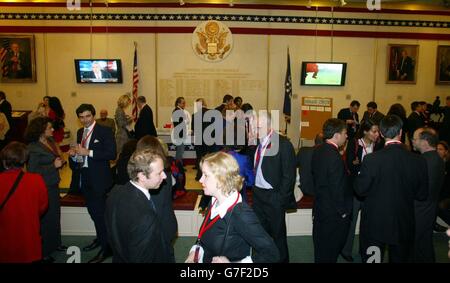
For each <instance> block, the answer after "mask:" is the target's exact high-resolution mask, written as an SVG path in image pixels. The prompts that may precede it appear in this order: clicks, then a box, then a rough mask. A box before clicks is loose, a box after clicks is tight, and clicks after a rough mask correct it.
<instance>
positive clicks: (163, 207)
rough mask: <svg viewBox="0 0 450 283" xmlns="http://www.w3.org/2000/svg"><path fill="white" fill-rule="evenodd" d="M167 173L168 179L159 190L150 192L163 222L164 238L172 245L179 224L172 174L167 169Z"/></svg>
mask: <svg viewBox="0 0 450 283" xmlns="http://www.w3.org/2000/svg"><path fill="white" fill-rule="evenodd" d="M165 173H166V175H167V177H168V178H166V179H165V180H164V181H163V182H162V183H161V185H160V186H159V189H157V190H150V195H151V197H152V200H153V203H154V204H155V207H156V212H157V214H158V217H159V219H160V220H161V226H162V231H163V233H164V238H165V239H168V241H169V243H172V242H173V241H174V240H175V238H176V237H177V230H178V223H177V218H176V216H175V212H174V210H173V206H172V186H173V185H174V184H172V178H171V176H172V172H171V171H170V169H168V170H167V169H166V170H165Z"/></svg>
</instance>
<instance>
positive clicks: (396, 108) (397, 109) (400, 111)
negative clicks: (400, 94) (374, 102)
mask: <svg viewBox="0 0 450 283" xmlns="http://www.w3.org/2000/svg"><path fill="white" fill-rule="evenodd" d="M387 115H397V116H398V117H400V119H402V122H403V126H402V137H401V142H402V143H405V137H406V132H407V131H408V118H407V117H406V110H405V108H404V107H403V105H401V104H400V103H395V104H392V105H391V108H389V111H388V113H387Z"/></svg>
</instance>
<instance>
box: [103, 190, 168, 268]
mask: <svg viewBox="0 0 450 283" xmlns="http://www.w3.org/2000/svg"><path fill="white" fill-rule="evenodd" d="M105 220H106V229H107V234H108V239H109V243H110V245H111V247H112V250H113V262H128V263H135V262H136V263H154V262H169V261H170V260H169V258H170V252H169V249H168V239H166V238H165V237H164V233H163V230H162V228H161V222H160V219H159V217H158V215H157V213H156V211H155V210H154V209H153V208H152V206H151V204H150V201H149V200H148V199H147V197H146V196H145V195H144V193H143V192H141V191H140V190H139V189H137V188H136V187H135V186H134V185H132V184H131V183H127V184H126V185H124V186H120V185H117V186H115V187H114V189H113V190H112V191H111V194H110V196H109V197H108V199H107V201H106V212H105Z"/></svg>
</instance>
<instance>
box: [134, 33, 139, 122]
mask: <svg viewBox="0 0 450 283" xmlns="http://www.w3.org/2000/svg"><path fill="white" fill-rule="evenodd" d="M137 62H138V61H137V43H136V42H135V43H134V63H133V100H132V106H133V112H132V114H133V117H134V121H135V122H136V121H137V113H138V107H137V98H138V84H139V73H138V66H137Z"/></svg>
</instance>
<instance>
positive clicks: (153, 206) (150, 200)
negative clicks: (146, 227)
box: [148, 198, 156, 212]
mask: <svg viewBox="0 0 450 283" xmlns="http://www.w3.org/2000/svg"><path fill="white" fill-rule="evenodd" d="M148 202H149V203H150V206H151V207H152V209H153V210H154V211H155V212H156V207H155V204H154V203H153V201H152V199H151V198H149V199H148Z"/></svg>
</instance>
